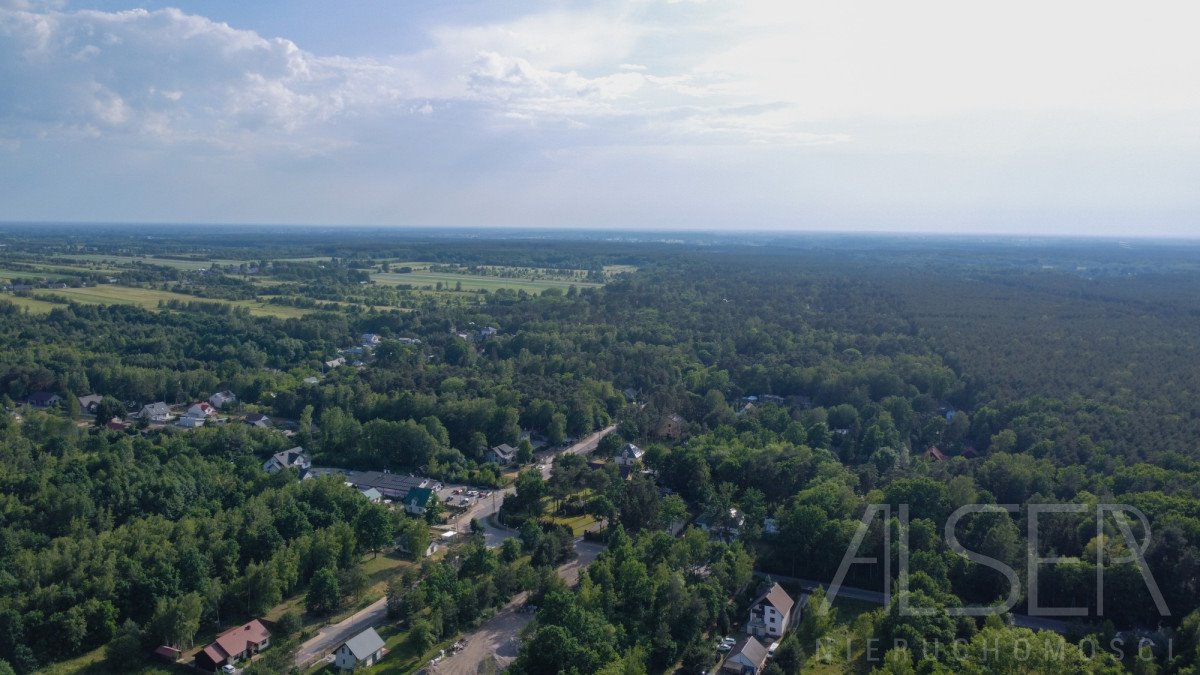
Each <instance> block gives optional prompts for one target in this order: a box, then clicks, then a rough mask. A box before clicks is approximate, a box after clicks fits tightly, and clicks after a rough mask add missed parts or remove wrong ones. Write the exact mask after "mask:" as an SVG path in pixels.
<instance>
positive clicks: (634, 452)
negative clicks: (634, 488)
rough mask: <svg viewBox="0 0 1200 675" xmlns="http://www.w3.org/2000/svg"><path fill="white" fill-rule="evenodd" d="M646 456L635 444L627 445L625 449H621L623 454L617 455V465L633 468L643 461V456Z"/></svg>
mask: <svg viewBox="0 0 1200 675" xmlns="http://www.w3.org/2000/svg"><path fill="white" fill-rule="evenodd" d="M645 454H646V451H645V450H642V449H641V448H639V447H638V446H636V445H634V444H633V443H626V444H625V447H623V448H621V452H620V453H618V454H617V464H619V465H620V466H633V465H635V464H637V463H638V462H640V461H642V456H643V455H645Z"/></svg>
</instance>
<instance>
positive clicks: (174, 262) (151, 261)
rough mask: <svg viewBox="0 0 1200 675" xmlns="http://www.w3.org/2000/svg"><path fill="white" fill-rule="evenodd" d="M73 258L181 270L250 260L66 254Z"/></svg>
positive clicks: (83, 260) (92, 261)
mask: <svg viewBox="0 0 1200 675" xmlns="http://www.w3.org/2000/svg"><path fill="white" fill-rule="evenodd" d="M66 257H67V258H70V259H72V260H79V261H81V262H89V263H97V262H98V263H112V264H115V265H133V264H135V263H143V264H146V265H159V266H162V267H173V268H175V269H180V270H199V269H206V268H208V267H209V266H211V265H212V264H213V263H217V264H219V265H241V264H242V263H249V262H251V261H249V260H230V259H211V260H204V259H199V258H198V259H195V260H178V259H175V258H159V257H154V256H121V255H104V254H99V253H86V254H79V255H71V256H66Z"/></svg>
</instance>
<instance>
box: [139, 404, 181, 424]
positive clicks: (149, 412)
mask: <svg viewBox="0 0 1200 675" xmlns="http://www.w3.org/2000/svg"><path fill="white" fill-rule="evenodd" d="M137 418H138V419H140V420H145V421H147V422H159V423H162V422H170V421H171V420H172V419H173V417H172V415H171V407H170V406H168V405H167V404H166V403H163V402H162V401H159V402H157V403H147V404H146V405H144V406H142V409H141V410H139V411H138V414H137Z"/></svg>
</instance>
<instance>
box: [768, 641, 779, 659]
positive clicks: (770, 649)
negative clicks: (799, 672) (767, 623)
mask: <svg viewBox="0 0 1200 675" xmlns="http://www.w3.org/2000/svg"><path fill="white" fill-rule="evenodd" d="M777 651H779V641H778V640H776V641H775V642H772V643H771V646H770V647H767V658H768V659H769V658H771V657H773V656H775V652H777Z"/></svg>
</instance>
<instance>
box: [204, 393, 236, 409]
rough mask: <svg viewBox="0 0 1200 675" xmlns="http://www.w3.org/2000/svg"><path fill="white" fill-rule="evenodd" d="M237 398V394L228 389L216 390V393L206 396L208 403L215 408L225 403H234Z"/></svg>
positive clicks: (221, 406) (219, 407) (225, 404)
mask: <svg viewBox="0 0 1200 675" xmlns="http://www.w3.org/2000/svg"><path fill="white" fill-rule="evenodd" d="M237 400H238V399H237V396H236V395H235V394H234V393H233V392H232V391H229V390H228V389H226V390H225V391H218V392H217V393H215V394H213V395H212V396H209V397H208V402H209V404H211V405H212V407H214V408H216V409H217V410H220V409H221V408H224V407H225V406H227V405H234V404H236V403H237Z"/></svg>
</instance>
